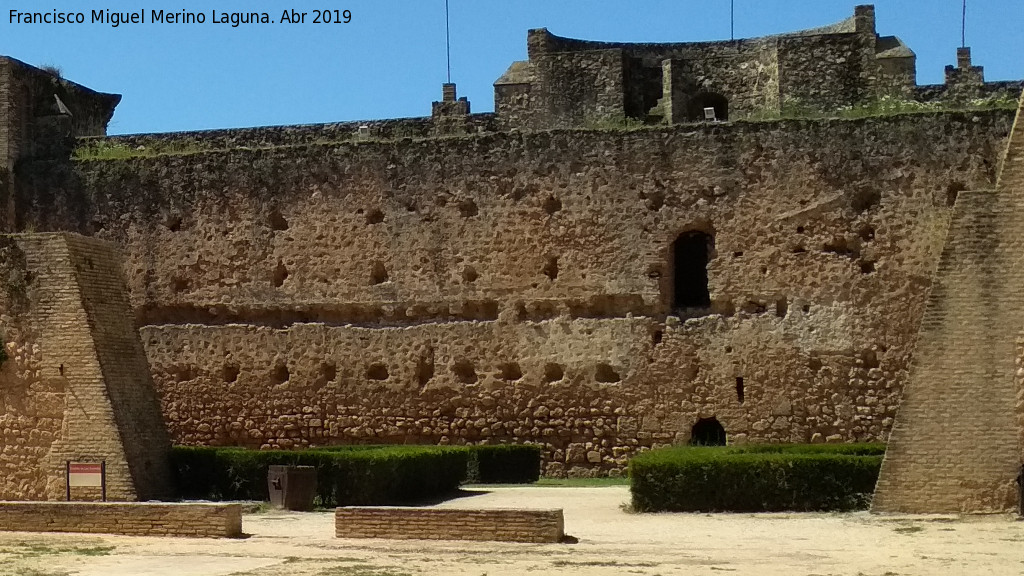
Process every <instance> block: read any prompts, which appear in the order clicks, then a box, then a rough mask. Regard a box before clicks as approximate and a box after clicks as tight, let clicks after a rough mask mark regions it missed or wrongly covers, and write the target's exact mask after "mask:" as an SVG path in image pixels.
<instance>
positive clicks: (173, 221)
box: [164, 214, 181, 232]
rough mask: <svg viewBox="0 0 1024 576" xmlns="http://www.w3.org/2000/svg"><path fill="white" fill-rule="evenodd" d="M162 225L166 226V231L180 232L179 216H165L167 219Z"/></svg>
mask: <svg viewBox="0 0 1024 576" xmlns="http://www.w3.org/2000/svg"><path fill="white" fill-rule="evenodd" d="M164 225H165V226H167V229H168V230H170V231H171V232H177V231H179V230H181V216H180V215H178V214H171V215H169V216H167V219H166V220H165V221H164Z"/></svg>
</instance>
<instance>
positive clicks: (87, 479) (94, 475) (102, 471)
mask: <svg viewBox="0 0 1024 576" xmlns="http://www.w3.org/2000/svg"><path fill="white" fill-rule="evenodd" d="M65 471H66V473H67V499H68V502H70V501H71V488H72V487H75V488H99V489H100V490H101V491H102V495H103V501H104V502H106V501H107V461H106V460H103V461H101V462H100V463H98V464H97V463H93V462H72V461H70V460H68V461H66V462H65Z"/></svg>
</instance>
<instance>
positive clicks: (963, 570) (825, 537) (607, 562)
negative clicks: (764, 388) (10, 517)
mask: <svg viewBox="0 0 1024 576" xmlns="http://www.w3.org/2000/svg"><path fill="white" fill-rule="evenodd" d="M628 498H629V494H628V491H627V488H626V487H624V486H614V487H605V488H540V487H528V488H505V487H502V488H493V489H482V490H475V491H473V494H472V495H470V496H467V497H465V498H459V499H457V500H453V501H449V502H446V503H444V504H441V505H440V506H442V507H456V508H458V507H467V508H472V507H497V508H501V507H538V508H550V507H554V508H562V509H564V511H565V525H566V532H567V533H568V534H570V535H572V536H574V537H576V538H578V539H579V542H578V543H575V544H544V545H535V544H502V543H477V542H429V541H395V540H340V539H336V538H334V537H333V536H332V534H333V515H332V514H331V513H329V512H324V513H279V512H270V513H261V514H249V515H246V516H245V518H244V520H243V529H244V530H245V532H246V533H248V534H250V536H249V537H248V538H244V539H239V540H206V539H185V538H166V539H159V538H139V537H124V536H98V537H97V536H82V535H74V534H28V533H2V534H0V574H2V575H4V576H7V575H17V576H58V575H60V576H64V575H77V576H138V575H152V576H164V575H166V576H172V575H173V576H199V575H202V576H227V575H231V574H234V575H246V576H270V575H277V574H287V575H297V576H376V575H381V576H406V575H408V576H415V575H421V574H422V575H445V576H448V575H469V576H480V575H486V576H496V575H505V574H509V575H517V574H529V575H537V574H587V575H591V574H593V575H599V576H600V575H609V576H611V575H620V574H646V575H651V576H653V575H659V574H660V575H666V576H667V575H669V574H686V575H689V574H702V575H706V574H719V573H721V574H735V575H747V574H750V575H758V576H773V575H778V576H782V575H785V576H811V575H817V576H826V575H843V576H846V575H849V576H858V575H864V576H895V575H899V576H904V575H929V576H930V575H943V574H949V575H962V574H984V575H987V576H1002V575H1006V576H1011V575H1012V576H1020V575H1021V574H1024V522H1020V521H1016V520H1015V519H1014V518H1012V517H1010V516H986V517H970V518H957V517H951V516H914V517H878V516H872V515H870V514H867V513H855V514H715V515H710V514H632V513H629V512H627V511H626V510H625V509H624V505H625V503H626V502H627V501H628Z"/></svg>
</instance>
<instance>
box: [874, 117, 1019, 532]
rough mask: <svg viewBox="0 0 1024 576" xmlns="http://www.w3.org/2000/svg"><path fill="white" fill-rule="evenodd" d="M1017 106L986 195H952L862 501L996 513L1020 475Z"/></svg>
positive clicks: (887, 508) (1012, 499)
mask: <svg viewBox="0 0 1024 576" xmlns="http://www.w3.org/2000/svg"><path fill="white" fill-rule="evenodd" d="M1022 222H1024V99H1022V101H1021V111H1020V112H1019V113H1018V117H1017V123H1016V125H1015V127H1014V129H1013V133H1012V134H1011V137H1010V140H1009V144H1008V147H1007V152H1006V155H1005V158H1004V160H1003V166H1002V170H1001V172H1000V176H999V181H998V184H997V186H996V187H995V191H982V192H965V193H961V194H960V196H959V198H958V200H957V202H956V206H955V209H954V213H953V221H952V225H951V227H950V230H949V235H948V238H947V240H946V243H945V248H944V250H943V253H942V258H941V260H940V262H939V266H938V272H937V273H936V275H935V283H934V285H933V287H932V290H931V294H930V297H929V301H928V306H927V310H926V313H925V315H924V318H923V321H922V324H921V335H920V338H919V343H918V346H917V349H916V350H915V352H914V364H913V367H912V371H911V376H910V380H909V383H908V385H907V387H906V390H905V391H904V394H903V398H902V401H901V405H900V410H899V417H898V419H897V421H896V425H895V427H894V428H893V431H892V435H891V438H890V442H889V447H888V450H887V452H886V455H885V460H884V462H883V464H882V471H881V475H880V476H879V480H878V487H877V490H876V492H875V498H874V502H873V504H872V506H873V508H874V509H875V510H876V511H882V512H930V513H935V512H1001V511H1006V510H1010V509H1012V508H1014V507H1015V506H1014V504H1016V502H1017V487H1016V486H1015V485H1014V480H1015V478H1016V477H1017V474H1018V472H1019V470H1020V466H1021V461H1022V456H1024V453H1022V445H1021V443H1020V435H1021V430H1020V427H1019V426H1020V414H1019V413H1018V412H1016V411H1015V407H1018V406H1019V405H1018V402H1019V398H1020V390H1019V382H1018V379H1017V374H1016V370H1017V360H1018V358H1019V356H1018V352H1017V349H1016V341H1017V338H1018V337H1019V334H1020V330H1021V326H1022V324H1024V306H1022V304H1021V299H1020V294H1019V287H1020V285H1021V283H1022V282H1024V265H1022V264H1021V258H1020V254H1021V252H1022V251H1024V227H1022Z"/></svg>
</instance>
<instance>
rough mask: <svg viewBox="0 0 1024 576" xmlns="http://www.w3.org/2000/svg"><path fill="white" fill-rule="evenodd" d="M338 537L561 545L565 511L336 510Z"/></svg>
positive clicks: (563, 535)
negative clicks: (548, 543)
mask: <svg viewBox="0 0 1024 576" xmlns="http://www.w3.org/2000/svg"><path fill="white" fill-rule="evenodd" d="M335 531H336V536H337V537H338V538H392V539H396V540H484V541H501V542H533V543H543V542H560V541H562V539H563V538H564V537H565V520H564V518H563V516H562V510H561V509H545V510H536V509H489V510H461V509H451V508H445V509H438V508H392V507H375V508H355V507H353V508H338V509H337V511H336V513H335Z"/></svg>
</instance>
